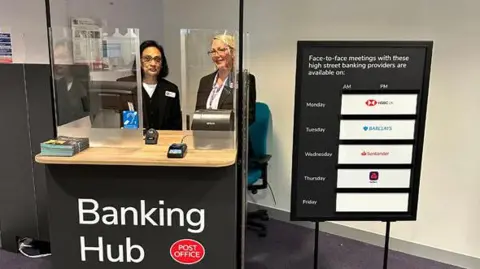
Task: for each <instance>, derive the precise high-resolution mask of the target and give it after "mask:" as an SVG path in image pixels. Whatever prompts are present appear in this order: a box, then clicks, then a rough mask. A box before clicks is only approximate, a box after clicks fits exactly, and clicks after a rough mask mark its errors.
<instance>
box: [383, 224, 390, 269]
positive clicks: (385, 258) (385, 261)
mask: <svg viewBox="0 0 480 269" xmlns="http://www.w3.org/2000/svg"><path fill="white" fill-rule="evenodd" d="M389 244H390V221H387V230H386V232H385V248H384V249H383V269H387V268H388V249H389Z"/></svg>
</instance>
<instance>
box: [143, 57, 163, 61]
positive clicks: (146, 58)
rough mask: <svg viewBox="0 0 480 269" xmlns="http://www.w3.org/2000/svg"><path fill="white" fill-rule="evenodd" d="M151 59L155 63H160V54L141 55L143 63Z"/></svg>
mask: <svg viewBox="0 0 480 269" xmlns="http://www.w3.org/2000/svg"><path fill="white" fill-rule="evenodd" d="M152 60H154V61H155V62H156V63H161V62H162V57H160V56H155V57H152V56H143V57H142V62H143V63H149V62H151V61H152Z"/></svg>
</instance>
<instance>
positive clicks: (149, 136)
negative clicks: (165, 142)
mask: <svg viewBox="0 0 480 269" xmlns="http://www.w3.org/2000/svg"><path fill="white" fill-rule="evenodd" d="M157 142H158V132H157V130H155V129H148V130H147V132H146V133H145V145H156V144H157Z"/></svg>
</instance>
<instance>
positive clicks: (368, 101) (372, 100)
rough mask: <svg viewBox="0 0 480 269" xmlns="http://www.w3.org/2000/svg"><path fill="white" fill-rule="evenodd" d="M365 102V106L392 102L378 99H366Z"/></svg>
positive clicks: (390, 103)
mask: <svg viewBox="0 0 480 269" xmlns="http://www.w3.org/2000/svg"><path fill="white" fill-rule="evenodd" d="M365 104H366V105H367V106H377V105H392V104H393V102H392V101H378V100H375V99H368V100H367V101H366V102H365Z"/></svg>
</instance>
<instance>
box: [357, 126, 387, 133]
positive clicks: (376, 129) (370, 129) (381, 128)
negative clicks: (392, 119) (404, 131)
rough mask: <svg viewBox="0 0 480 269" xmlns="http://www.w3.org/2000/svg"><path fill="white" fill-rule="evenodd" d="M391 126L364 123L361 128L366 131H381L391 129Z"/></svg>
mask: <svg viewBox="0 0 480 269" xmlns="http://www.w3.org/2000/svg"><path fill="white" fill-rule="evenodd" d="M392 129H393V128H392V126H385V125H377V126H368V125H365V126H363V130H364V131H365V132H366V131H378V132H382V131H392Z"/></svg>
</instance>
